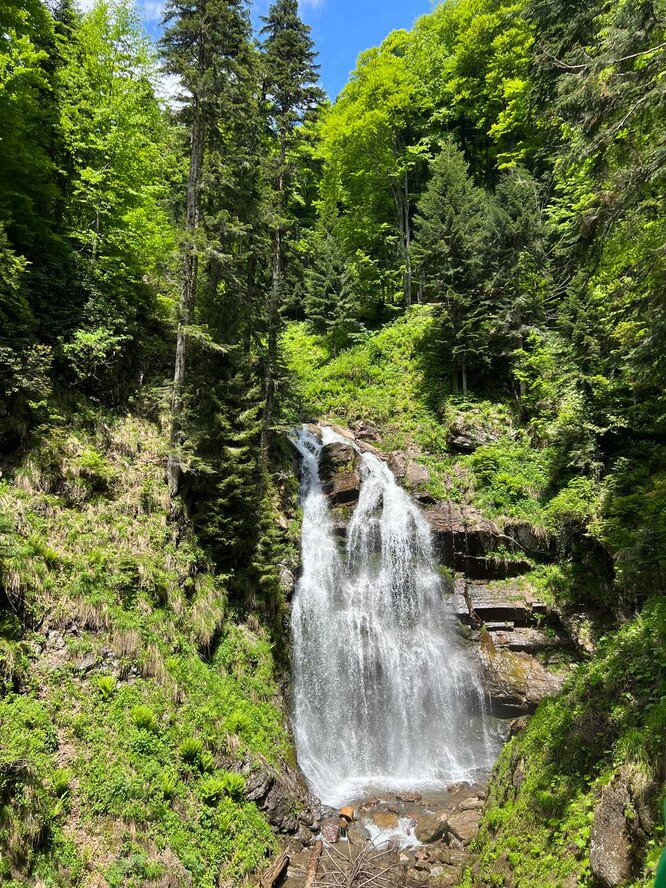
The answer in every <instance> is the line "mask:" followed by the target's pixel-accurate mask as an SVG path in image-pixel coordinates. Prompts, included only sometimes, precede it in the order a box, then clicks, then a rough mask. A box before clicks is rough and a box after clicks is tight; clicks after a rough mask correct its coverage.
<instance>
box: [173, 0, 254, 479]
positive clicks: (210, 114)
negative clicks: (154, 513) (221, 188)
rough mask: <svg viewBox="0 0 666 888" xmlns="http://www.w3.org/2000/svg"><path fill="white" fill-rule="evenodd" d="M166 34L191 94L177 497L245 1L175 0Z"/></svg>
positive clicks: (245, 33)
mask: <svg viewBox="0 0 666 888" xmlns="http://www.w3.org/2000/svg"><path fill="white" fill-rule="evenodd" d="M165 23H166V24H167V25H168V27H167V29H166V31H165V34H164V37H163V39H162V47H163V51H164V54H165V57H166V63H167V69H168V71H170V72H171V73H173V74H175V75H176V76H177V77H178V78H179V79H180V81H181V83H182V86H183V88H184V90H185V94H186V96H187V97H188V98H187V101H186V103H185V108H184V111H183V116H184V118H185V120H186V121H187V123H188V127H189V138H190V158H189V175H188V183H187V199H186V211H185V244H184V248H183V253H184V255H183V280H182V290H181V297H180V306H179V318H178V335H177V343H176V361H175V369H174V386H173V401H172V428H171V454H170V457H169V464H168V469H167V475H168V480H169V488H170V491H171V494H172V496H174V495H175V494H176V493H177V492H178V485H179V477H180V468H181V462H180V457H179V455H178V448H179V446H180V445H182V443H183V434H182V416H181V415H182V412H183V390H184V385H185V378H186V365H187V340H188V328H190V327H191V325H192V324H193V322H194V319H195V318H194V309H195V297H196V286H197V275H198V269H199V254H200V252H201V235H200V231H199V229H200V223H201V199H202V195H201V190H202V180H203V172H204V158H205V153H206V145H207V141H208V140H209V139H210V136H211V134H212V133H213V132H214V131H215V128H216V127H217V125H218V124H219V122H220V121H221V120H224V118H225V114H226V112H227V111H228V110H229V105H230V104H232V103H233V97H234V91H235V84H236V83H237V82H238V81H239V80H242V78H243V73H244V72H243V70H242V64H241V60H242V59H243V56H244V53H245V52H246V50H247V44H248V40H249V20H248V12H247V7H246V4H245V3H244V2H243V0H169V3H168V4H167V9H166V15H165Z"/></svg>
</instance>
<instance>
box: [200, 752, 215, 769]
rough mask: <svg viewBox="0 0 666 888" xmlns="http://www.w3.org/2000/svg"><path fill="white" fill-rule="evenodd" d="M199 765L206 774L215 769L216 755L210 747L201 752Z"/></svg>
mask: <svg viewBox="0 0 666 888" xmlns="http://www.w3.org/2000/svg"><path fill="white" fill-rule="evenodd" d="M199 766H200V768H201V770H202V771H203V772H204V774H208V773H210V772H211V771H214V770H215V756H214V755H213V753H212V752H210V751H209V750H208V749H205V750H204V751H203V752H202V753H201V757H200V760H199Z"/></svg>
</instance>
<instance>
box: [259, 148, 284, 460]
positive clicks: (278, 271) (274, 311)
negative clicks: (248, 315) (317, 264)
mask: <svg viewBox="0 0 666 888" xmlns="http://www.w3.org/2000/svg"><path fill="white" fill-rule="evenodd" d="M286 157H287V145H286V141H285V139H284V137H282V138H281V140H280V168H279V173H278V181H277V215H278V220H277V225H276V228H275V233H274V235H273V262H272V270H271V277H272V280H271V299H270V303H269V307H268V351H267V354H266V379H265V385H264V414H263V418H262V424H261V454H262V459H263V460H264V461H265V460H266V459H267V458H268V439H269V429H270V424H271V420H272V418H273V408H274V406H275V366H276V363H277V346H278V335H279V332H280V284H281V280H282V227H281V226H282V210H283V206H282V205H283V200H284V164H285V160H286Z"/></svg>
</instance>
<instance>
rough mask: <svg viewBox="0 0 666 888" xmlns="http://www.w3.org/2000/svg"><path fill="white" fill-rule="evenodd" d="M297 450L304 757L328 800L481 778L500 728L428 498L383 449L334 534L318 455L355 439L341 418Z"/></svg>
mask: <svg viewBox="0 0 666 888" xmlns="http://www.w3.org/2000/svg"><path fill="white" fill-rule="evenodd" d="M292 440H293V443H294V445H295V446H296V448H297V450H298V452H299V454H300V456H301V460H302V463H301V466H302V469H301V471H302V481H301V505H302V508H303V526H302V538H301V559H302V574H301V577H300V579H299V581H298V583H297V586H296V591H295V595H294V601H293V607H292V620H291V623H292V639H293V726H294V735H295V741H296V749H297V754H298V761H299V765H300V767H301V769H302V771H303V773H304V774H305V777H306V778H307V780H308V782H309V784H310V787H311V789H312V791H313V792H314V793H315V794H316V795H317V796H318V797H319V798H320V799H321V801H322V802H323V803H324V804H325V805H328V806H331V807H335V808H337V807H340V806H341V805H344V804H349V803H359V802H362V800H363V799H369V798H376V797H382V796H386V794H387V793H398V794H400V793H405V792H407V793H414V792H421V793H423V794H424V795H426V794H428V793H438V792H441V791H443V790H444V789H445V788H446V787H447V786H449V785H451V784H456V783H460V782H461V781H468V782H469V783H476V782H478V781H479V780H483V779H484V777H485V775H487V773H488V771H489V769H490V768H491V767H492V764H493V762H494V760H495V757H496V755H497V751H498V749H499V745H500V734H501V732H500V731H499V730H498V727H497V723H496V720H495V719H493V718H492V717H491V716H490V715H489V714H488V713H487V712H486V707H485V705H484V693H483V688H482V686H481V684H480V681H479V677H478V675H477V670H476V666H475V663H474V660H473V657H472V655H471V653H470V652H469V651H468V650H467V649H466V646H465V643H464V641H463V640H462V639H461V638H460V636H459V634H458V632H457V629H456V621H455V617H454V615H453V613H452V611H451V608H450V605H449V601H448V599H449V596H448V595H447V594H446V590H445V584H444V583H443V581H442V579H441V576H440V574H439V572H438V569H437V564H436V561H435V557H434V554H433V546H432V541H431V534H430V528H429V526H428V523H427V521H426V520H425V518H424V517H423V515H422V513H421V511H420V508H419V506H418V505H417V504H416V503H415V502H414V501H413V500H412V499H411V498H410V496H409V495H408V494H407V492H406V491H404V490H403V489H402V488H401V487H399V485H398V484H397V483H396V481H395V479H394V477H393V475H392V473H391V471H390V469H389V468H388V466H387V465H386V464H385V463H384V462H383V461H382V460H381V459H380V458H379V457H377V456H376V455H374V454H372V453H367V452H364V453H362V454H361V455H360V458H361V462H360V473H361V481H362V483H361V489H360V494H359V500H358V503H357V505H356V507H355V509H354V512H353V514H352V516H351V519H350V522H349V526H348V529H347V535H346V543H345V544H343V543H341V542H340V541H339V539H338V538H337V537H336V534H335V531H334V525H333V520H332V517H331V514H330V511H329V503H328V498H327V496H326V494H325V492H324V490H323V487H322V481H321V477H320V471H319V464H320V456H321V453H322V450H323V448H324V447H325V446H326V445H327V444H330V443H334V442H338V443H344V444H345V445H348V446H349V445H350V441H349V440H347V439H346V438H342V437H341V436H339V435H338V434H337V433H335V432H333V431H332V430H331V429H329V428H326V427H322V429H321V434H320V435H319V434H316V433H315V432H314V431H313V430H312V429H311V428H309V427H303V428H302V429H300V430H298V431H297V432H295V433H294V435H293V438H292Z"/></svg>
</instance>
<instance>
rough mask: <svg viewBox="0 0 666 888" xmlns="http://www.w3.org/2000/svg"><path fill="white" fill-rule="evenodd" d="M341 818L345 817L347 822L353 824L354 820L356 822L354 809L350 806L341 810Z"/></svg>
mask: <svg viewBox="0 0 666 888" xmlns="http://www.w3.org/2000/svg"><path fill="white" fill-rule="evenodd" d="M340 817H344V819H345V820H348V821H349V822H351V821H352V820H356V817H355V815H354V809H353V808H352V807H351V806H350V805H346V806H345V807H344V808H340Z"/></svg>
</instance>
